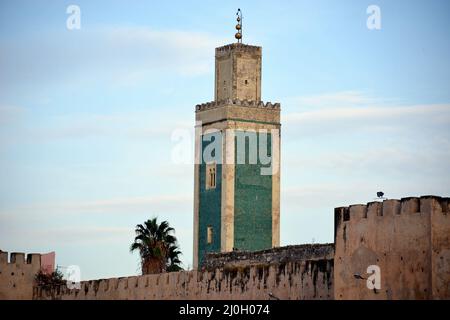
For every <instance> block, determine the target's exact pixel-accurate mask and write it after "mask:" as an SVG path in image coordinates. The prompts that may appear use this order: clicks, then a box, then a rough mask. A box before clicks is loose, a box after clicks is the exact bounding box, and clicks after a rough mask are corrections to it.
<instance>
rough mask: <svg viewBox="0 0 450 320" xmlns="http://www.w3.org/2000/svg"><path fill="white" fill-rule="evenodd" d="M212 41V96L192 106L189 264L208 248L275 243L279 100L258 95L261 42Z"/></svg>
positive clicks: (277, 231)
mask: <svg viewBox="0 0 450 320" xmlns="http://www.w3.org/2000/svg"><path fill="white" fill-rule="evenodd" d="M236 30H237V33H236V35H235V38H236V39H237V43H233V44H229V45H226V46H223V47H219V48H216V63H215V64H216V66H215V89H214V90H215V91H214V101H213V102H208V103H205V104H200V105H197V106H196V110H195V113H196V141H195V157H196V162H195V181H194V259H193V261H194V269H197V268H199V267H200V266H201V264H202V262H203V260H204V257H205V254H206V253H207V252H228V251H232V250H248V251H255V250H262V249H268V248H272V247H276V246H279V244H280V126H281V125H280V104H279V103H275V104H272V103H270V102H268V103H264V102H262V101H261V59H262V48H261V47H258V46H251V45H247V44H243V43H242V13H241V11H240V9H239V10H238V12H237V25H236Z"/></svg>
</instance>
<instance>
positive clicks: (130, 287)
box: [34, 259, 333, 300]
mask: <svg viewBox="0 0 450 320" xmlns="http://www.w3.org/2000/svg"><path fill="white" fill-rule="evenodd" d="M52 295H54V296H56V298H57V299H63V300H84V299H104V300H107V299H138V300H140V299H175V300H177V299H187V300H197V299H217V300H221V299H227V300H228V299H229V300H239V299H260V300H267V299H274V297H276V298H279V299H332V297H333V261H332V260H326V259H322V260H316V261H298V262H289V263H286V264H284V263H282V264H272V265H268V264H263V265H252V266H242V267H225V268H222V269H215V270H212V271H204V272H199V271H189V272H187V271H185V272H172V273H164V274H157V275H145V276H138V277H128V278H118V279H117V278H114V279H103V280H93V281H85V282H82V283H81V289H80V290H76V289H72V290H69V289H67V288H66V287H65V286H64V287H60V288H57V289H55V290H54V291H53V292H48V291H44V290H41V289H39V288H35V289H34V298H35V299H51V298H52Z"/></svg>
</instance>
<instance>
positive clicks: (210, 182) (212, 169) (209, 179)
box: [206, 163, 216, 189]
mask: <svg viewBox="0 0 450 320" xmlns="http://www.w3.org/2000/svg"><path fill="white" fill-rule="evenodd" d="M214 188H216V164H215V163H210V164H207V165H206V189H214Z"/></svg>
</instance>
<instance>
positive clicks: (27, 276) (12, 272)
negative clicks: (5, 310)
mask: <svg viewBox="0 0 450 320" xmlns="http://www.w3.org/2000/svg"><path fill="white" fill-rule="evenodd" d="M8 258H9V259H8ZM40 268H41V255H40V254H37V253H29V254H28V255H26V254H25V253H22V252H12V253H11V254H10V255H8V252H3V251H1V252H0V300H7V299H32V297H33V283H34V278H35V276H36V274H37V273H38V271H39V270H40Z"/></svg>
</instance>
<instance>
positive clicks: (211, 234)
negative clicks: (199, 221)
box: [206, 226, 213, 244]
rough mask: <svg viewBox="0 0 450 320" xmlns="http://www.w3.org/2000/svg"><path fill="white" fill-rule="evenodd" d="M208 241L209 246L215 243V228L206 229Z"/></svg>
mask: <svg viewBox="0 0 450 320" xmlns="http://www.w3.org/2000/svg"><path fill="white" fill-rule="evenodd" d="M206 241H207V242H208V244H211V243H212V242H213V228H212V227H211V226H208V228H207V229H206Z"/></svg>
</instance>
